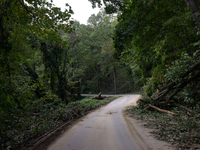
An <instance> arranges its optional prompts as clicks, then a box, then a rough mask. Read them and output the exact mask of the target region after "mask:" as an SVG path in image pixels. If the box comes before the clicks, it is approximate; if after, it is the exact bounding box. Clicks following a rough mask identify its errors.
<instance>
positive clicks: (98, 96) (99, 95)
mask: <svg viewBox="0 0 200 150" xmlns="http://www.w3.org/2000/svg"><path fill="white" fill-rule="evenodd" d="M93 99H100V100H101V99H103V97H102V96H101V92H100V93H99V94H98V95H97V96H95V97H93Z"/></svg>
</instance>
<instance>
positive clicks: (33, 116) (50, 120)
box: [0, 97, 116, 150]
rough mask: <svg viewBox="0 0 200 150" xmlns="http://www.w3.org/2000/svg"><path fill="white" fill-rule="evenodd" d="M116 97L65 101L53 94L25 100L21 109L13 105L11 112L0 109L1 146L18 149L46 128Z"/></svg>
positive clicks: (75, 116) (38, 135)
mask: <svg viewBox="0 0 200 150" xmlns="http://www.w3.org/2000/svg"><path fill="white" fill-rule="evenodd" d="M115 98H116V97H107V98H105V99H104V100H96V99H92V98H91V97H86V98H84V99H82V100H78V101H74V102H70V103H69V104H67V105H66V104H65V103H63V102H62V101H61V100H60V99H58V98H56V97H53V98H52V99H51V102H49V101H48V102H47V101H46V100H45V99H38V100H35V101H29V102H27V103H26V105H25V106H24V109H23V110H19V109H17V108H13V109H11V110H10V112H5V111H4V112H1V113H0V122H1V124H0V127H1V130H2V132H1V136H0V139H1V140H0V145H1V149H10V150H11V149H16V148H18V149H20V147H21V148H22V147H24V146H27V145H30V144H31V143H32V142H34V140H35V139H37V138H38V137H40V136H41V135H43V134H45V133H47V132H48V131H50V130H52V129H54V128H56V127H59V126H61V125H62V124H64V123H66V122H68V121H71V120H74V119H77V118H80V117H82V116H84V115H86V114H87V113H88V112H89V111H91V110H93V109H95V108H98V107H100V106H102V105H104V104H107V103H108V102H110V101H111V100H113V99H115ZM49 100H50V99H49Z"/></svg>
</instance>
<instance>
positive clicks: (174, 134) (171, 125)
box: [126, 106, 200, 149]
mask: <svg viewBox="0 0 200 150" xmlns="http://www.w3.org/2000/svg"><path fill="white" fill-rule="evenodd" d="M170 107H171V106H170ZM144 108H145V107H141V106H137V107H133V108H132V109H127V110H126V112H127V113H128V114H129V116H130V117H133V118H135V119H137V120H141V121H143V122H144V127H146V128H150V129H155V130H153V132H151V133H152V134H154V136H155V137H156V138H157V139H159V140H162V141H167V142H170V143H171V144H172V146H174V147H176V148H177V149H199V148H200V144H199V143H200V112H199V108H196V109H195V110H193V112H194V113H191V112H188V111H186V110H184V109H181V108H180V107H171V108H170V109H169V110H171V111H172V112H173V113H175V114H174V115H171V114H167V113H164V112H159V111H158V110H156V109H154V108H150V109H145V110H144Z"/></svg>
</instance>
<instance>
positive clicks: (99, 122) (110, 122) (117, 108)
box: [48, 95, 143, 150]
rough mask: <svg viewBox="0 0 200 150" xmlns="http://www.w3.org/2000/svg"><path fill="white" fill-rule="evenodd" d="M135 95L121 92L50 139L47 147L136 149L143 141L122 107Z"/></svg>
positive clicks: (59, 149)
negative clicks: (137, 139) (59, 134)
mask: <svg viewBox="0 0 200 150" xmlns="http://www.w3.org/2000/svg"><path fill="white" fill-rule="evenodd" d="M138 97H139V96H138V95H123V96H122V97H120V98H118V99H116V100H114V101H112V102H111V103H109V104H108V105H106V106H105V107H101V108H100V109H98V110H96V111H95V112H92V113H90V114H88V115H87V116H86V117H84V118H82V120H80V121H79V122H78V123H77V124H75V125H74V126H72V127H71V128H70V129H69V130H68V131H66V132H65V133H63V135H62V136H61V137H60V138H58V139H57V140H56V141H55V142H54V143H52V144H51V145H50V146H49V148H48V150H139V149H143V148H142V145H141V144H139V143H138V141H136V140H135V139H136V135H134V134H133V132H131V131H130V129H129V126H130V125H129V124H128V123H127V122H126V121H125V120H126V119H125V118H124V116H123V109H124V108H125V107H126V106H128V105H133V104H135V103H136V100H137V99H138Z"/></svg>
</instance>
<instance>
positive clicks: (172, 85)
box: [153, 61, 200, 105]
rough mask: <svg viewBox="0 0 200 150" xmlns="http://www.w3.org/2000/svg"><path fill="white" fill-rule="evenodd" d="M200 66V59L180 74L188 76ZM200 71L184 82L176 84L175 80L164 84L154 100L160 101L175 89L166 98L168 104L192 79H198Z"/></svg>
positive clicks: (182, 76)
mask: <svg viewBox="0 0 200 150" xmlns="http://www.w3.org/2000/svg"><path fill="white" fill-rule="evenodd" d="M199 66H200V61H198V62H197V63H196V64H194V65H193V66H190V67H189V69H188V70H187V71H186V72H185V73H184V74H182V75H180V78H184V77H186V76H188V75H189V74H190V73H191V72H193V71H194V70H196V69H197V68H198V67H199ZM199 76H200V75H199V72H198V73H197V74H196V75H194V76H192V77H191V78H190V79H188V80H186V81H185V82H184V83H182V84H177V85H176V84H175V83H174V82H171V83H169V84H167V85H166V86H164V87H163V88H161V89H160V91H161V92H160V94H158V97H156V98H155V99H154V100H153V103H154V102H156V101H160V100H161V99H163V98H164V96H166V95H167V94H168V93H169V92H170V91H172V90H174V89H175V91H174V92H173V93H172V94H171V95H170V96H169V97H168V98H167V99H166V100H165V105H167V104H168V103H169V101H170V100H171V99H172V98H173V97H174V96H175V95H176V94H177V93H178V92H180V91H181V90H182V89H183V88H184V87H185V86H186V85H187V84H188V83H190V82H191V81H193V80H194V79H196V78H197V77H199ZM163 90H164V91H163Z"/></svg>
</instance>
